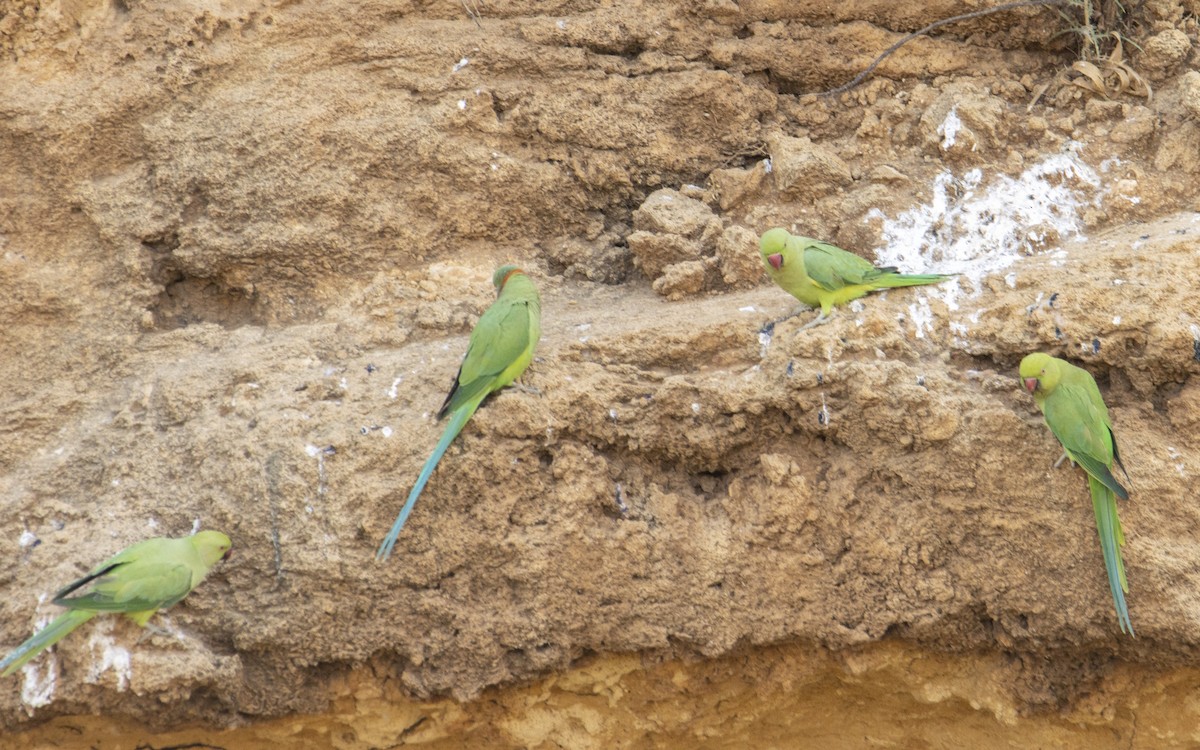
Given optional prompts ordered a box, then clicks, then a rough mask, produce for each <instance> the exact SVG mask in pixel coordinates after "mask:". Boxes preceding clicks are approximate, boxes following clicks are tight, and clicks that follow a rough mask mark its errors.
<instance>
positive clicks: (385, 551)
mask: <svg viewBox="0 0 1200 750" xmlns="http://www.w3.org/2000/svg"><path fill="white" fill-rule="evenodd" d="M478 407H479V402H478V401H477V402H475V403H470V404H464V405H463V406H462V408H460V409H459V410H458V411H455V412H453V413H452V414H451V416H450V422H449V423H448V424H447V425H446V429H445V431H444V432H442V437H441V439H440V440H438V444H437V447H435V448H434V449H433V453H431V454H430V456H429V459H428V460H427V461H426V462H425V468H423V469H421V475H420V476H418V477H417V482H416V484H414V485H413V488H412V491H411V492H409V493H408V500H406V501H405V502H404V507H403V508H401V509H400V515H398V516H396V522H395V523H394V524H392V530H391V531H389V532H388V535H387V536H386V537H384V539H383V544H381V545H379V551H378V552H376V553H375V559H376V560H386V559H388V556H389V555H391V554H392V547H394V546H396V537H398V536H400V530H401V529H403V528H404V523H405V522H406V521H407V520H408V514H409V513H412V509H413V506H414V505H416V504H417V498H418V497H420V496H421V491H422V490H423V489H425V483H426V482H428V481H429V477H431V476H432V475H433V470H434V469H436V468H437V465H438V462H439V461H441V460H442V456H443V455H445V453H446V449H447V448H449V447H450V443H452V442H454V438H456V437H458V433H460V432H462V428H463V426H464V425H465V424H466V423H467V420H468V419H470V418H471V416H472V415H473V414H474V413H475V410H476V409H477V408H478Z"/></svg>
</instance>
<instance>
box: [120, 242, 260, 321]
mask: <svg viewBox="0 0 1200 750" xmlns="http://www.w3.org/2000/svg"><path fill="white" fill-rule="evenodd" d="M180 244H181V243H180V240H179V235H178V234H177V233H175V232H167V233H164V234H161V235H153V236H150V237H144V238H143V239H142V247H143V248H145V250H146V251H147V252H148V253H149V255H150V274H149V275H150V278H151V279H152V280H153V281H154V282H155V283H156V284H158V285H160V286H161V287H162V292H160V293H159V295H158V296H157V297H156V298H155V300H154V301H153V302H152V303H151V304H150V305H149V306H148V308H147V309H148V311H149V312H150V314H151V315H152V316H153V318H154V327H155V328H156V329H158V330H174V329H177V328H184V327H187V326H189V325H195V324H197V323H216V324H218V325H220V326H223V327H225V328H236V327H238V326H242V325H247V324H262V323H263V322H264V320H263V319H264V317H265V306H264V305H263V304H262V303H261V301H260V300H258V299H257V296H256V295H255V294H254V293H253V292H252V291H251V292H247V291H246V290H244V289H241V288H239V287H232V286H229V285H227V284H225V283H222V281H221V280H220V279H219V278H209V277H200V276H196V275H193V274H189V273H188V272H187V271H186V270H184V269H183V268H182V267H181V262H180V260H179V258H178V256H176V254H175V252H176V250H178V249H179V247H180Z"/></svg>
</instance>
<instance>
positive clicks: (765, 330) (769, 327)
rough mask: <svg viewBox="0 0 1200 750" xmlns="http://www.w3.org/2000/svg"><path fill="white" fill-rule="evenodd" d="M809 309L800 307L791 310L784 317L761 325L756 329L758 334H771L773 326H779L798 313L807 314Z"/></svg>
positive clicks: (803, 306)
mask: <svg viewBox="0 0 1200 750" xmlns="http://www.w3.org/2000/svg"><path fill="white" fill-rule="evenodd" d="M811 309H812V308H811V307H808V306H807V305H800V306H799V307H797V308H796V309H795V310H792V311H791V312H790V313H788V314H787V315H784V316H783V317H782V318H775V320H769V321H767V322H766V323H764V324H763V327H762V328H760V329H758V332H759V333H772V332H773V331H774V330H775V326H777V325H779V324H780V323H783V322H784V321H788V320H791V319H792V318H794V317H796V316H797V315H799V314H800V313H805V312H808V311H809V310H811ZM802 330H803V329H802Z"/></svg>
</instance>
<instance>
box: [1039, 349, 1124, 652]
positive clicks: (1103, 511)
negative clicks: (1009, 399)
mask: <svg viewBox="0 0 1200 750" xmlns="http://www.w3.org/2000/svg"><path fill="white" fill-rule="evenodd" d="M1020 372H1021V381H1022V382H1023V383H1024V385H1025V388H1026V390H1028V391H1029V392H1030V393H1031V394H1033V400H1034V402H1036V403H1037V405H1038V408H1040V409H1041V410H1042V415H1043V416H1044V417H1045V418H1046V424H1047V425H1048V426H1049V427H1050V431H1051V432H1053V433H1054V437H1056V438H1058V442H1060V443H1062V446H1063V449H1064V450H1065V451H1066V455H1067V457H1068V458H1070V459H1071V460H1072V461H1074V462H1075V463H1076V464H1078V465H1080V466H1082V467H1083V469H1084V471H1086V472H1087V474H1088V487H1089V489H1090V490H1091V493H1092V508H1093V509H1094V510H1095V512H1096V529H1097V531H1098V532H1099V535H1100V550H1101V551H1102V552H1103V553H1104V568H1105V570H1106V571H1107V573H1108V587H1109V589H1110V590H1111V591H1112V598H1113V604H1114V605H1115V606H1116V609H1117V624H1118V625H1120V627H1121V632H1122V633H1129V634H1130V635H1133V623H1132V622H1130V620H1129V607H1127V606H1126V604H1125V594H1126V593H1127V592H1128V591H1129V584H1128V583H1127V582H1126V580H1125V563H1124V562H1123V561H1122V560H1121V547H1122V546H1123V545H1124V544H1125V532H1124V531H1123V530H1122V528H1121V520H1120V519H1119V518H1118V517H1117V498H1118V497H1119V498H1121V499H1122V500H1127V499H1129V492H1128V491H1127V490H1126V489H1125V488H1124V487H1122V486H1121V483H1120V482H1118V481H1117V478H1116V477H1115V476H1113V473H1112V467H1113V464H1114V463H1116V465H1117V466H1119V467H1121V472H1122V473H1123V474H1124V473H1125V466H1124V464H1122V463H1121V456H1120V453H1119V452H1118V451H1117V439H1116V437H1115V436H1114V435H1113V431H1112V422H1111V421H1110V420H1109V418H1108V408H1107V407H1106V406H1105V405H1104V399H1103V398H1102V397H1101V396H1100V389H1099V388H1098V387H1096V381H1095V380H1094V379H1093V378H1092V376H1091V374H1090V373H1088V371H1087V370H1084V369H1082V368H1079V367H1076V366H1075V365H1073V364H1071V363H1070V362H1066V361H1064V360H1061V359H1057V358H1055V357H1051V356H1050V355H1048V354H1042V353H1040V352H1038V353H1034V354H1030V355H1029V356H1027V357H1025V359H1023V360H1021V367H1020ZM1125 477H1126V479H1128V477H1129V475H1128V474H1125Z"/></svg>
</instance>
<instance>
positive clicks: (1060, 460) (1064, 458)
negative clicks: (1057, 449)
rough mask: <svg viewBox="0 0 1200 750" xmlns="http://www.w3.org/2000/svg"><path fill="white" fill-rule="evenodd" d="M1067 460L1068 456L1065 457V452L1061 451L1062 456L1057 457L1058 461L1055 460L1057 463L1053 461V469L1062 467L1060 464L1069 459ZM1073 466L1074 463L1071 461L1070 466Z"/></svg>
mask: <svg viewBox="0 0 1200 750" xmlns="http://www.w3.org/2000/svg"><path fill="white" fill-rule="evenodd" d="M1069 458H1070V456H1068V455H1067V452H1066V451H1063V454H1062V455H1061V456H1059V457H1058V460H1057V461H1055V462H1054V468H1056V469H1057V468H1058V467H1060V466H1062V462H1063V461H1066V460H1067V459H1069ZM1074 464H1075V462H1074V461H1072V462H1071V465H1074Z"/></svg>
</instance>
